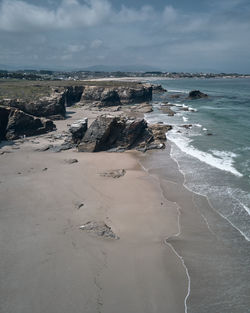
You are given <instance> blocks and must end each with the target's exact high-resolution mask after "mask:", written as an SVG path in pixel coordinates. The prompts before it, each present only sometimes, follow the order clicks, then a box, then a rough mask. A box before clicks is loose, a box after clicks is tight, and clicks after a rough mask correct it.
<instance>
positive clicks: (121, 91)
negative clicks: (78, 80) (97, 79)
mask: <svg viewBox="0 0 250 313" xmlns="http://www.w3.org/2000/svg"><path fill="white" fill-rule="evenodd" d="M151 100H152V87H151V86H148V85H138V86H135V87H133V88H132V87H112V88H110V87H99V86H86V87H85V88H84V91H83V94H82V97H81V104H83V105H84V104H89V103H90V104H93V105H96V106H98V107H105V106H119V105H121V104H134V103H142V102H147V101H151Z"/></svg>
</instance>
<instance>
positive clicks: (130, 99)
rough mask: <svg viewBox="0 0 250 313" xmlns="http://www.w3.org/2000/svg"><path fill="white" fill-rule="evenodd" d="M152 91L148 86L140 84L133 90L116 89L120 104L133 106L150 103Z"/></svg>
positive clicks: (125, 88)
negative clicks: (134, 104)
mask: <svg viewBox="0 0 250 313" xmlns="http://www.w3.org/2000/svg"><path fill="white" fill-rule="evenodd" d="M152 90H153V88H152V86H151V85H149V84H142V85H140V86H137V87H134V88H131V87H119V88H118V89H117V91H118V95H119V97H120V101H121V103H122V104H133V103H142V102H148V101H151V100H152Z"/></svg>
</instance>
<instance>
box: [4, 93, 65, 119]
mask: <svg viewBox="0 0 250 313" xmlns="http://www.w3.org/2000/svg"><path fill="white" fill-rule="evenodd" d="M0 104H1V105H5V106H9V107H14V108H17V109H20V110H22V111H23V112H25V113H27V114H31V115H34V116H37V117H47V118H51V119H62V118H64V117H65V113H66V109H65V91H58V90H54V91H53V92H52V93H51V95H50V96H44V97H40V98H39V99H37V100H30V101H27V100H22V99H4V100H2V101H1V102H0Z"/></svg>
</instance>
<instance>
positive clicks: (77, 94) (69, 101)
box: [65, 86, 85, 107]
mask: <svg viewBox="0 0 250 313" xmlns="http://www.w3.org/2000/svg"><path fill="white" fill-rule="evenodd" d="M84 88H85V87H84V86H69V87H67V88H66V93H65V102H66V106H67V107H70V106H72V105H74V104H75V103H77V102H79V101H80V100H81V97H82V93H83V90H84Z"/></svg>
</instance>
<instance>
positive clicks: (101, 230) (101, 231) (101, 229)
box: [79, 221, 119, 239]
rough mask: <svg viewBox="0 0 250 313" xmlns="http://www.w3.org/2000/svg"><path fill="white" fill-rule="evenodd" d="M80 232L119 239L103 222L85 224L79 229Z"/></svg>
mask: <svg viewBox="0 0 250 313" xmlns="http://www.w3.org/2000/svg"><path fill="white" fill-rule="evenodd" d="M79 228H80V229H81V230H86V231H88V232H93V233H95V234H96V235H97V236H100V237H106V238H110V239H119V237H118V236H117V235H116V234H115V233H114V232H113V231H112V229H111V227H109V226H108V225H107V224H106V223H105V222H93V221H90V222H87V223H86V224H84V225H82V226H80V227H79Z"/></svg>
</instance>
